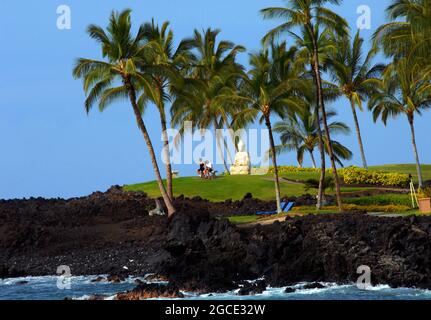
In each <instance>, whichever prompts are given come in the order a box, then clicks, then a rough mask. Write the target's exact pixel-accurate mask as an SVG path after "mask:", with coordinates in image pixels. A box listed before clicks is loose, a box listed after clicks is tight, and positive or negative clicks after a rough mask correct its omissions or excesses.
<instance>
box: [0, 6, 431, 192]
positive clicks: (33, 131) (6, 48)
mask: <svg viewBox="0 0 431 320" xmlns="http://www.w3.org/2000/svg"><path fill="white" fill-rule="evenodd" d="M178 3H179V1H177V0H159V1H149V0H140V1H114V0H103V1H102V0H92V1H83V0H79V1H78V0H69V1H62V0H57V1H54V0H44V1H23V0H13V1H12V0H2V1H1V3H0V40H1V42H2V50H1V51H0V61H2V72H1V75H0V77H1V82H0V83H1V85H0V97H1V99H0V148H1V156H0V198H22V197H30V196H44V197H73V196H80V195H85V194H88V193H90V192H93V191H96V190H102V191H103V190H106V189H107V188H108V187H109V186H111V185H114V184H120V185H122V184H128V183H136V182H141V181H147V180H152V179H153V177H154V176H153V171H152V169H151V166H150V162H149V159H148V155H147V151H146V148H145V144H144V142H143V139H142V138H141V135H140V132H139V131H138V129H137V127H136V125H135V122H134V118H133V113H132V110H131V108H130V106H129V105H128V104H127V103H118V104H115V105H112V106H111V107H110V108H109V109H108V110H107V111H106V112H105V113H103V114H100V113H99V112H98V111H97V110H94V111H93V112H91V114H90V115H88V116H87V115H86V113H85V112H84V108H83V101H84V93H83V91H82V85H81V83H80V81H76V80H74V79H73V77H72V75H71V69H72V66H73V62H74V59H75V58H77V57H95V58H97V57H99V51H98V48H97V46H96V45H95V44H94V42H93V41H92V40H91V39H90V38H89V37H88V36H87V35H86V34H85V29H86V27H87V26H88V24H90V23H96V24H100V25H103V26H105V25H106V23H107V19H108V16H109V14H110V11H111V10H112V9H117V10H121V9H124V8H131V9H133V21H134V22H135V23H136V24H137V23H141V22H144V21H148V20H150V19H151V18H152V17H154V18H155V19H156V20H157V21H159V22H162V21H165V20H169V21H170V22H171V26H172V28H173V30H174V32H175V36H176V39H177V40H178V39H180V38H184V37H187V36H190V35H191V34H192V32H193V30H194V29H195V28H197V29H199V30H201V29H203V28H207V27H213V28H220V29H221V30H222V33H221V38H223V39H228V40H231V41H234V42H235V43H238V44H242V45H244V46H246V47H247V49H248V50H249V51H256V50H257V49H258V48H259V45H260V39H261V37H262V36H263V35H264V34H265V32H266V31H267V30H268V29H269V28H270V27H271V26H274V25H275V24H276V22H268V21H263V20H262V19H261V18H260V17H259V15H258V11H259V10H260V9H261V8H263V7H266V6H273V5H274V6H275V5H279V4H280V3H281V1H280V0H265V1H262V0H234V1H232V0H218V1H207V0H183V1H181V7H180V6H178ZM388 3H389V1H388V0H385V1H378V2H377V1H372V0H348V1H344V4H343V5H342V6H341V7H339V8H336V11H338V12H339V13H341V14H342V15H343V16H344V17H346V18H347V19H348V21H349V22H350V24H351V25H352V29H353V30H354V31H356V27H355V26H356V19H357V17H358V14H357V13H356V9H357V7H358V6H359V5H369V6H370V7H371V9H372V28H373V29H372V30H374V29H375V28H376V27H377V26H378V25H380V24H381V23H383V22H384V18H385V16H384V9H385V7H386V6H387V4H388ZM63 4H65V5H68V6H70V8H71V12H72V29H71V30H59V29H57V27H56V21H57V17H58V15H57V13H56V10H57V7H58V6H59V5H63ZM372 30H371V31H363V32H362V36H363V37H365V38H367V39H368V38H369V37H370V35H371V33H372ZM247 60H248V57H247V55H246V54H243V55H242V56H240V61H241V62H243V63H246V62H247ZM333 107H334V108H336V109H337V110H338V111H339V119H341V120H343V121H345V122H347V123H348V124H349V125H350V126H351V127H353V123H352V116H351V113H350V111H349V105H348V103H347V101H345V100H343V99H341V100H339V101H338V102H336V103H334V104H333ZM359 118H360V123H361V126H362V131H363V138H364V141H365V148H366V153H367V156H368V160H369V163H370V164H384V163H410V162H413V159H412V155H411V145H410V136H409V129H408V125H407V122H406V120H405V119H404V118H400V119H399V120H397V121H391V122H390V123H389V125H388V127H386V128H385V127H384V126H383V125H381V124H374V123H373V122H372V118H371V116H370V114H369V113H368V112H363V113H361V114H360V115H359ZM430 119H431V115H430V114H424V116H423V117H422V118H421V119H418V121H417V136H418V141H417V142H418V146H419V150H420V153H421V158H422V162H423V163H430V162H431V155H430V153H429V152H428V151H427V146H428V143H427V141H426V139H427V138H426V137H427V136H428V134H427V133H425V132H426V131H425V130H427V129H428V128H429V121H430ZM145 121H146V123H147V124H148V126H149V129H150V134H151V136H152V137H153V140H154V142H155V146H156V149H157V154H160V146H161V143H160V142H159V140H160V139H159V135H160V128H159V126H158V123H159V122H158V118H157V116H156V113H155V112H148V113H147V114H146V115H145ZM340 140H342V141H343V142H344V143H345V144H346V145H348V146H349V147H350V148H351V149H352V150H353V151H354V152H355V158H354V159H353V160H352V161H351V162H350V163H347V164H357V165H359V164H360V157H359V154H358V148H357V144H356V137H355V135H354V134H353V133H352V134H351V135H350V136H348V137H342V138H340ZM280 161H281V162H282V163H284V164H294V163H295V162H294V156H292V155H283V156H282V157H281V159H280ZM307 163H308V162H307ZM176 169H179V170H180V172H181V174H182V175H190V174H193V172H194V170H195V168H194V167H192V166H177V168H176ZM220 169H221V168H220Z"/></svg>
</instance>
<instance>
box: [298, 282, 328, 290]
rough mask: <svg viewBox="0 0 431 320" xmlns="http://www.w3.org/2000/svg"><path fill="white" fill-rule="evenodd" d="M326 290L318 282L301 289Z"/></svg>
mask: <svg viewBox="0 0 431 320" xmlns="http://www.w3.org/2000/svg"><path fill="white" fill-rule="evenodd" d="M324 288H326V287H325V286H324V285H323V284H321V283H319V282H313V283H307V284H306V285H305V286H303V287H302V289H324Z"/></svg>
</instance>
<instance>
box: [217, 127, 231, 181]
mask: <svg viewBox="0 0 431 320" xmlns="http://www.w3.org/2000/svg"><path fill="white" fill-rule="evenodd" d="M214 128H215V131H216V141H217V147H218V150H219V152H220V156H221V157H222V159H223V166H224V170H225V172H226V173H227V174H228V175H230V171H229V168H228V166H227V162H226V158H225V155H224V152H223V150H224V149H223V147H222V145H221V141H220V140H221V137H220V133H219V130H218V129H219V128H218V125H217V121H214Z"/></svg>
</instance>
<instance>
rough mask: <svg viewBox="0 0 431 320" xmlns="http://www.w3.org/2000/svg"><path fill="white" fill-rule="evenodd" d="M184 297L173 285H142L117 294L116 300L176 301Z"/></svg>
mask: <svg viewBox="0 0 431 320" xmlns="http://www.w3.org/2000/svg"><path fill="white" fill-rule="evenodd" d="M183 297H184V295H183V294H182V293H181V292H180V291H179V289H178V287H175V286H173V285H167V286H166V285H161V284H142V285H139V286H137V287H136V288H135V289H133V290H132V291H127V292H124V293H119V294H117V296H116V300H144V299H154V298H168V299H174V298H183Z"/></svg>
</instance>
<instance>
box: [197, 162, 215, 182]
mask: <svg viewBox="0 0 431 320" xmlns="http://www.w3.org/2000/svg"><path fill="white" fill-rule="evenodd" d="M197 173H198V175H199V177H201V178H202V179H210V178H212V177H214V168H213V165H212V163H211V162H209V161H208V160H207V161H205V162H204V161H203V160H202V159H199V169H198V171H197Z"/></svg>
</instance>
